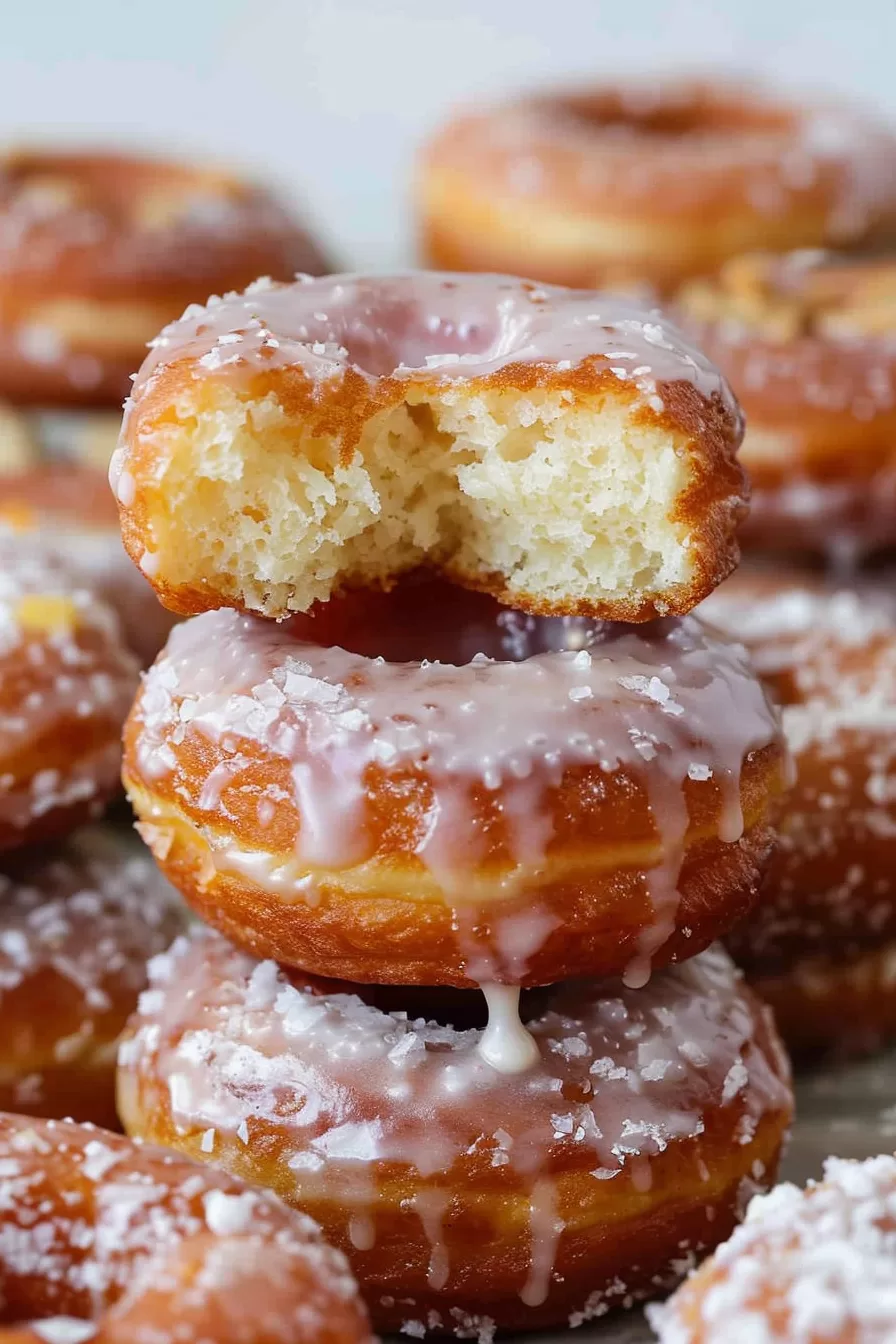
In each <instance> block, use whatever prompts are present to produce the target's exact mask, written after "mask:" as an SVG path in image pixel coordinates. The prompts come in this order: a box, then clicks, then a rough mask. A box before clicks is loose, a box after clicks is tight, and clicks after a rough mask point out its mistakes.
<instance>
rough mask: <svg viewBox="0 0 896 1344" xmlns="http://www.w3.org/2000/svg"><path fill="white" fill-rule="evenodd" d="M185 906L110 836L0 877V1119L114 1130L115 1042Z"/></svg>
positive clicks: (13, 865) (14, 865)
mask: <svg viewBox="0 0 896 1344" xmlns="http://www.w3.org/2000/svg"><path fill="white" fill-rule="evenodd" d="M184 924H185V918H184V907H183V905H182V903H181V901H180V899H179V898H178V897H177V896H176V894H175V893H174V891H173V890H172V889H171V888H170V887H169V886H168V883H167V882H165V880H164V879H163V878H162V877H161V876H160V874H159V872H158V869H157V868H156V866H155V864H154V863H153V862H152V860H151V859H150V857H149V855H148V854H146V853H145V851H143V852H141V850H140V849H139V848H135V846H134V845H133V844H132V843H128V842H126V841H125V840H124V839H123V838H121V837H120V836H119V835H117V834H116V832H114V831H113V830H111V828H109V827H105V828H92V829H88V830H83V831H79V832H77V833H76V835H75V836H73V837H72V838H71V839H69V841H68V842H67V843H66V844H65V845H64V846H61V847H60V848H58V849H56V850H50V852H49V853H47V854H42V855H36V854H34V853H33V852H30V853H28V854H26V855H25V856H24V857H20V856H18V855H16V856H14V857H13V858H12V859H9V858H7V860H6V862H5V863H4V866H3V873H2V875H0V1020H2V1022H3V1033H2V1039H0V1108H2V1109H4V1110H6V1109H8V1110H22V1111H27V1112H28V1113H29V1114H31V1115H46V1116H55V1117H62V1116H72V1117H73V1118H74V1119H76V1120H90V1121H93V1122H94V1123H96V1124H100V1123H102V1124H106V1125H109V1126H111V1127H117V1121H116V1113H115V1084H114V1079H115V1055H116V1049H117V1043H118V1037H119V1036H120V1034H121V1031H122V1029H123V1027H124V1025H125V1022H126V1021H127V1018H128V1016H129V1014H130V1013H131V1012H132V1011H133V1009H134V1007H135V1005H136V1002H137V995H138V993H139V992H140V990H141V989H143V988H144V986H145V984H146V963H147V961H148V960H149V958H150V957H152V956H155V955H156V954H157V953H159V952H162V951H163V950H164V949H165V948H166V947H167V946H168V945H169V944H170V943H171V942H172V940H173V939H174V937H175V936H176V935H177V934H178V933H179V932H180V931H181V929H182V928H183V927H184Z"/></svg>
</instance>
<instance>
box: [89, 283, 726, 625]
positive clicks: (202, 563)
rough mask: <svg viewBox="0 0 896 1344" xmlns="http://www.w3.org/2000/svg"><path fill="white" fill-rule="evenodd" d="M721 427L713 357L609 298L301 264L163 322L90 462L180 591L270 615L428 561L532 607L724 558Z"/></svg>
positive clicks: (670, 601)
mask: <svg viewBox="0 0 896 1344" xmlns="http://www.w3.org/2000/svg"><path fill="white" fill-rule="evenodd" d="M741 430H742V424H741V420H740V415H739V411H738V409H737V406H736V403H735V402H734V401H733V399H732V398H731V395H730V393H729V391H728V389H727V387H726V386H725V385H724V381H723V380H722V379H720V377H719V375H718V373H717V372H716V370H715V369H714V368H713V367H712V366H711V365H710V364H708V363H707V361H706V360H704V358H703V356H702V355H701V354H700V353H699V352H698V351H697V350H696V349H694V348H692V347H691V346H689V345H688V344H687V343H686V342H683V341H682V339H681V336H680V334H679V333H678V332H677V331H676V330H675V328H674V327H672V326H671V325H670V324H669V323H668V322H667V321H666V320H665V319H664V318H663V317H662V315H661V314H660V313H659V312H657V311H647V310H644V309H641V308H638V307H636V306H635V305H633V304H630V303H628V302H626V301H625V300H623V299H619V298H614V297H612V296H608V295H597V294H594V293H592V292H590V291H573V290H562V289H557V288H544V287H539V286H537V285H534V284H532V283H530V282H528V281H522V280H517V279H513V278H511V277H507V276H450V275H439V274H433V275H430V274H426V273H421V274H413V275H411V274H409V275H398V276H386V277H373V278H371V277H364V276H358V275H340V276H332V277H327V278H326V279H322V280H313V279H310V278H308V277H304V278H300V279H299V280H298V281H297V282H296V283H294V284H292V285H279V286H278V285H271V284H269V283H259V284H258V285H254V286H251V287H250V289H249V290H247V291H246V293H245V294H241V295H240V294H233V295H227V296H225V297H224V298H223V299H215V300H212V301H210V303H209V304H208V305H207V306H206V307H205V308H198V307H192V308H190V309H188V311H187V313H186V314H185V315H184V317H183V318H182V319H181V321H180V322H176V323H173V324H172V325H171V326H169V327H168V328H166V329H165V331H163V332H162V334H161V335H160V336H159V338H158V340H157V341H156V342H155V343H154V347H153V349H152V350H151V352H150V354H149V356H148V357H147V359H146V361H145V363H144V365H143V368H142V369H141V371H140V373H139V375H138V377H137V381H136V383H135V386H134V392H133V396H132V398H131V399H130V401H129V403H128V406H127V407H126V411H125V420H124V425H123V429H122V438H121V443H120V446H119V448H118V450H117V451H116V453H115V455H114V456H113V460H112V465H111V472H110V476H111V481H112V485H113V490H114V491H115V494H116V496H117V499H118V501H119V505H120V508H121V513H122V527H123V535H124V539H125V544H126V546H127V548H128V551H129V553H130V554H131V557H132V559H133V560H134V561H135V563H137V564H138V565H141V566H142V567H143V568H144V571H145V572H147V573H148V574H149V575H150V576H151V580H152V582H153V584H154V586H155V587H156V589H157V591H158V592H159V594H160V596H161V597H162V599H163V601H164V602H165V603H166V605H168V606H170V607H171V608H172V609H173V610H180V611H182V612H184V613H185V614H186V613H189V612H196V611H202V610H207V609H210V608H212V607H214V606H224V605H230V606H235V607H238V608H240V609H243V610H252V611H260V612H262V613H263V614H265V615H268V616H277V617H280V616H284V615H287V614H289V613H290V612H292V611H306V610H308V608H309V607H310V606H311V605H312V604H313V603H314V602H315V601H318V600H324V599H326V598H328V597H330V596H331V595H332V594H333V593H334V592H339V591H342V590H344V589H346V588H351V587H358V586H364V587H383V586H385V587H387V588H388V587H389V586H391V583H392V582H394V580H395V579H396V578H397V577H398V576H399V575H401V574H402V573H406V572H408V571H409V570H411V569H414V568H416V567H418V566H419V565H421V564H424V563H430V564H432V565H434V566H435V567H436V568H440V569H442V570H444V571H445V572H446V573H448V574H449V575H450V577H452V578H454V579H456V580H457V581H459V582H461V583H463V584H465V585H466V586H468V587H472V588H478V589H481V590H484V591H488V592H493V593H494V594H495V595H496V596H498V597H500V598H502V600H505V601H506V602H507V603H508V605H511V606H515V607H517V608H525V609H527V610H532V611H535V612H537V613H539V614H544V615H551V614H556V615H575V614H581V615H590V616H605V617H613V618H618V619H629V620H644V619H647V618H648V617H649V616H651V615H655V614H660V615H662V614H668V613H670V612H676V613H677V612H684V611H687V610H689V609H690V607H691V606H693V605H694V603H695V601H697V600H698V598H699V595H700V592H701V591H702V592H708V591H709V590H710V589H711V588H712V586H713V585H714V584H715V583H717V582H719V580H720V579H721V578H722V577H724V575H725V574H726V573H728V572H729V571H730V569H731V567H732V566H733V564H734V563H735V559H736V556H735V549H736V547H735V529H736V525H737V523H738V522H739V520H740V518H741V516H742V514H743V511H744V508H745V502H744V496H745V492H746V485H745V480H744V477H743V474H742V473H741V471H740V469H739V467H738V465H737V463H736V459H735V451H736V447H737V444H738V442H739V438H740V434H741ZM145 557H148V562H147V559H145Z"/></svg>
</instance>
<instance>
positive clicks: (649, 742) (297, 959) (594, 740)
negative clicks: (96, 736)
mask: <svg viewBox="0 0 896 1344" xmlns="http://www.w3.org/2000/svg"><path fill="white" fill-rule="evenodd" d="M434 657H438V658H441V659H443V660H444V661H441V662H433V661H431V659H432V658H434ZM784 774H785V766H784V760H783V753H782V747H781V741H780V728H779V723H778V719H777V715H776V713H775V712H773V711H772V709H771V708H770V706H769V703H768V701H767V699H766V696H765V693H764V692H763V690H762V688H761V687H760V685H759V683H758V681H757V679H756V677H755V675H754V674H753V672H752V671H751V670H750V668H749V667H748V665H747V661H746V658H745V655H744V653H743V650H741V649H740V648H739V647H738V646H736V645H732V644H731V643H730V642H729V641H725V640H722V639H720V638H717V637H711V636H708V635H707V634H706V633H705V631H704V630H703V629H702V627H701V626H700V625H699V623H698V622H696V621H694V620H693V618H685V619H684V620H682V621H674V620H669V621H666V622H656V623H653V624H652V625H647V626H638V627H631V626H621V625H619V626H610V625H601V624H600V623H598V624H595V623H593V622H588V621H584V620H567V621H563V620H556V619H553V620H552V619H549V618H535V617H525V616H521V615H520V614H519V613H514V612H509V611H506V610H502V609H501V608H500V607H498V605H497V604H496V603H495V602H494V601H493V600H492V599H490V598H487V597H484V596H482V595H479V594H472V593H464V592H463V591H462V590H459V589H452V588H451V587H449V586H447V585H438V584H433V583H425V582H423V583H418V584H410V583H409V584H407V585H406V586H402V587H400V588H398V589H396V590H393V592H392V593H390V594H386V595H383V594H379V595H376V596H375V597H373V598H371V597H369V596H365V595H362V594H355V595H354V597H353V598H345V599H342V600H340V601H334V602H331V603H328V604H325V605H324V606H323V608H322V609H321V610H320V611H319V613H318V614H317V615H315V616H313V617H309V618H294V620H293V622H292V624H291V625H287V626H283V625H277V624H275V623H274V622H271V621H263V620H259V619H258V618H256V617H248V616H240V615H238V614H237V613H236V612H234V611H229V610H222V611H218V612H207V613H205V614H204V615H202V616H197V617H194V618H193V619H192V620H190V621H187V622H184V623H183V624H182V625H180V626H177V627H175V629H174V630H173V631H172V634H171V636H170V639H169V642H168V645H167V647H166V649H165V651H164V652H163V653H162V654H161V655H160V657H159V659H158V661H157V662H156V663H155V665H154V666H153V667H152V668H151V669H150V671H149V672H148V673H147V675H146V678H145V679H144V682H143V685H142V689H141V691H140V693H139V695H138V698H137V700H136V702H135V705H134V708H133V711H132V713H131V716H130V718H129V720H128V723H127V726H126V728H125V764H124V771H123V777H124V780H125V786H126V788H127V791H128V794H129V796H130V798H131V801H132V803H133V805H134V808H135V811H136V813H137V815H138V818H139V819H140V822H141V828H140V829H141V833H142V834H143V836H144V838H145V839H146V841H147V843H148V844H149V845H150V848H151V849H152V850H153V852H154V854H155V855H156V857H157V859H158V861H159V863H160V865H161V866H162V868H163V870H164V871H165V872H166V873H167V874H168V876H169V877H170V878H171V881H172V882H173V883H174V885H175V886H176V887H177V888H178V889H179V890H181V891H183V892H184V894H185V896H186V898H187V900H188V901H189V902H190V904H191V905H192V906H193V907H194V909H195V910H196V911H197V912H198V913H199V914H200V915H201V917H202V918H204V919H205V920H207V921H208V922H209V923H211V924H213V925H215V926H216V927H217V928H219V929H221V930H222V931H223V932H224V933H226V934H227V936H228V937H230V938H232V939H233V940H234V941H235V942H237V943H238V944H240V945H241V946H245V947H248V948H250V949H251V950H252V951H254V952H256V953H258V954H259V955H262V956H272V957H275V958H276V959H277V960H280V961H283V962H286V963H287V964H290V965H294V966H299V967H301V968H302V969H303V970H306V971H311V972H314V973H317V974H320V975H329V976H334V977H340V978H343V979H346V980H354V981H361V982H379V983H382V982H385V983H397V984H424V985H436V984H453V985H458V986H467V987H469V986H471V985H474V984H484V983H489V982H492V983H499V984H506V985H521V984H523V985H532V984H549V983H551V982H552V981H555V980H559V979H564V978H567V977H569V976H574V975H622V974H623V973H625V975H626V978H627V979H628V980H629V981H630V982H632V983H634V982H637V981H639V980H643V979H645V978H646V977H647V975H648V974H649V971H650V968H651V965H662V964H664V963H666V962H667V961H669V960H677V959H679V958H683V957H687V956H692V955H693V954H694V953H695V952H697V951H699V950H701V949H702V948H704V947H706V946H707V945H708V944H709V943H710V942H712V941H713V940H714V939H716V938H717V937H720V936H722V935H723V934H724V933H725V932H727V931H728V930H729V929H730V928H731V927H732V926H733V925H734V924H735V923H736V922H737V920H738V919H739V918H741V917H742V916H743V915H744V914H746V912H747V911H748V909H749V908H750V905H751V903H752V901H753V899H754V897H755V894H756V890H757V884H758V882H759V879H760V877H761V874H762V872H763V870H764V867H765V862H766V859H767V857H768V854H769V851H770V849H771V845H772V839H773V829H772V827H773V823H774V819H775V814H776V810H777V804H778V799H779V796H780V793H781V791H782V789H783V784H784Z"/></svg>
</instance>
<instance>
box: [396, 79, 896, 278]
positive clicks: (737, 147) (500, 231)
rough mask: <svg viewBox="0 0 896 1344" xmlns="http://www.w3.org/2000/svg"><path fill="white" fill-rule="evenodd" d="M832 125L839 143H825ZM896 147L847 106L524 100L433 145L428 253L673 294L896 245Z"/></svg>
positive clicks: (470, 266) (712, 98) (624, 98)
mask: <svg viewBox="0 0 896 1344" xmlns="http://www.w3.org/2000/svg"><path fill="white" fill-rule="evenodd" d="M831 123H833V124H834V125H835V126H836V127H837V130H838V132H839V134H838V137H837V142H838V143H837V147H836V148H834V147H833V143H832V139H831V136H830V134H828V136H827V137H825V136H824V135H823V134H816V132H815V127H816V126H820V127H821V128H822V130H823V129H824V128H825V127H827V126H829V125H830V124H831ZM893 154H894V144H893V138H892V135H891V134H890V132H889V131H888V130H887V128H886V127H883V126H882V125H879V124H877V125H876V124H874V123H869V122H868V121H867V120H863V119H862V118H860V117H858V116H857V115H856V114H855V113H854V112H853V111H852V110H851V109H849V108H845V109H844V108H842V107H840V108H837V107H832V106H825V107H816V108H813V107H810V106H802V107H801V106H799V105H797V104H788V103H787V102H785V101H783V100H776V99H774V98H771V97H769V96H768V95H767V94H764V93H763V92H762V91H760V90H756V89H749V88H738V87H736V86H733V85H726V84H722V83H718V82H716V83H710V82H708V81H706V82H702V83H697V82H695V83H673V84H665V85H664V84H663V83H654V84H652V85H651V86H649V87H646V86H642V87H638V86H629V87H621V86H620V87H616V88H613V87H606V88H596V89H592V90H580V91H578V92H574V93H572V94H569V93H560V94H553V95H552V94H547V95H544V96H541V97H538V96H534V97H530V98H524V99H520V100H518V101H516V102H513V103H509V104H505V105H503V106H498V107H495V108H492V109H490V110H486V111H484V112H481V113H477V114H472V115H462V116H460V117H458V118H456V119H455V120H454V121H453V122H451V123H450V124H449V125H448V126H446V127H445V128H444V129H443V130H442V131H440V132H439V133H437V134H436V135H435V136H434V137H433V139H432V140H431V141H430V142H429V144H428V145H427V146H426V147H425V149H424V151H423V153H422V155H421V159H420V164H419V171H418V178H417V205H418V213H419V219H420V230H421V247H422V253H423V257H424V260H425V262H426V263H427V264H429V265H433V266H439V267H442V268H444V269H450V270H458V271H470V270H473V271H475V270H484V271H510V272H516V273H520V274H524V275H531V276H534V277H535V278H536V279H539V280H542V281H545V282H549V283H555V284H557V283H559V284H569V285H573V286H580V287H592V286H596V287H600V286H609V287H613V286H619V285H631V284H635V285H637V284H642V283H644V282H647V283H649V284H651V285H654V286H656V287H658V288H659V289H660V290H661V291H666V292H669V291H671V290H673V289H674V288H675V287H676V286H677V285H678V284H680V283H681V281H682V280H684V279H686V278H687V277H689V276H693V275H700V274H709V273H712V272H713V271H715V270H716V269H717V268H718V267H719V266H720V265H721V264H722V263H723V262H724V261H725V260H726V259H727V258H728V257H730V256H732V255H736V254H737V253H739V252H744V251H749V250H753V249H755V248H759V247H765V248H769V249H775V250H778V251H784V250H787V249H790V248H795V247H819V246H830V245H833V244H837V243H842V242H847V243H850V244H852V243H854V242H859V241H862V240H864V239H867V238H869V237H871V238H875V237H884V238H886V237H888V236H891V235H892V232H893V228H894V220H896V180H894V173H893V167H892V164H893Z"/></svg>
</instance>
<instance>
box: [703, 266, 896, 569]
mask: <svg viewBox="0 0 896 1344" xmlns="http://www.w3.org/2000/svg"><path fill="white" fill-rule="evenodd" d="M678 313H679V316H680V318H681V320H682V322H683V324H684V325H685V326H686V328H687V329H688V330H689V331H690V332H691V334H692V335H693V337H694V339H695V340H696V341H698V343H699V344H700V346H701V348H702V349H704V350H705V351H706V353H707V354H708V355H709V357H710V358H711V359H713V360H714V361H715V362H716V363H718V365H719V367H720V368H721V369H722V370H723V371H724V372H725V373H726V374H727V376H728V377H729V378H730V380H731V383H732V386H733V387H734V389H735V392H736V393H737V395H738V397H739V398H740V401H741V403H742V405H743V407H744V410H745V412H746V415H747V422H748V430H747V434H746V437H745V439H744V445H743V449H742V452H741V456H742V460H743V463H744V465H745V467H746V468H747V470H748V471H749V473H750V477H751V480H752V484H753V503H752V507H751V510H750V515H749V518H748V520H747V523H746V524H745V527H744V531H743V537H744V541H745V544H747V545H749V546H750V547H753V548H756V549H766V550H768V549H774V550H780V551H797V550H804V551H806V550H808V551H812V552H822V553H830V552H831V551H832V550H834V549H837V548H839V549H840V551H841V552H842V551H843V550H845V549H847V548H849V549H850V550H851V551H852V552H853V553H854V554H857V555H859V556H861V555H862V554H864V553H867V552H869V551H873V550H878V549H881V548H884V547H888V546H890V545H892V544H893V541H894V539H896V453H894V447H893V445H894V444H896V409H894V403H893V387H894V384H896V266H894V264H893V263H892V262H891V261H889V260H887V259H886V258H883V259H882V258H879V257H871V258H867V259H864V260H863V259H848V258H844V257H842V256H840V257H838V256H837V255H835V254H830V255H825V254H800V253H797V254H794V255H792V256H790V257H775V256H769V255H756V256H745V257H740V258H737V259H735V260H733V261H731V262H730V263H729V264H728V265H727V266H726V268H725V269H724V270H723V271H722V273H721V276H720V277H719V278H718V280H716V281H699V282H695V283H694V284H692V285H691V286H690V287H688V288H686V289H685V290H684V292H683V293H682V294H681V295H680V296H679V300H678Z"/></svg>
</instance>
